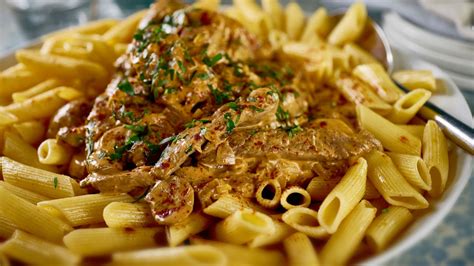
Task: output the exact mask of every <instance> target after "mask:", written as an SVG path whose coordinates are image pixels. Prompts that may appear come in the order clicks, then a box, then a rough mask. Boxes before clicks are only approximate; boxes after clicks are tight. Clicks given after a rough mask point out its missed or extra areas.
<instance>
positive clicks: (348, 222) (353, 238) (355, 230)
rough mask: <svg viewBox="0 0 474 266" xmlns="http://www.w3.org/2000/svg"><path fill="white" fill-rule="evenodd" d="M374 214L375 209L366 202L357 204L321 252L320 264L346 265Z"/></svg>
mask: <svg viewBox="0 0 474 266" xmlns="http://www.w3.org/2000/svg"><path fill="white" fill-rule="evenodd" d="M376 212H377V209H375V208H374V207H373V206H372V205H371V204H370V203H369V202H368V201H366V200H362V201H361V202H360V203H359V204H357V206H356V207H355V208H354V209H353V210H352V211H351V213H350V214H349V215H348V216H347V218H346V219H344V221H343V222H342V223H341V226H340V227H339V229H338V230H337V231H336V233H334V235H332V236H331V238H329V241H328V242H327V243H326V245H324V247H323V249H322V250H321V264H322V265H343V264H346V263H347V262H348V261H349V259H350V258H351V257H352V256H353V255H354V253H355V252H356V250H357V246H358V245H359V244H360V242H361V241H362V239H363V237H364V234H365V231H366V230H367V228H368V227H369V225H370V223H371V222H372V220H373V219H374V217H375V213H376Z"/></svg>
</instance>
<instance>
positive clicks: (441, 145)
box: [423, 120, 449, 197]
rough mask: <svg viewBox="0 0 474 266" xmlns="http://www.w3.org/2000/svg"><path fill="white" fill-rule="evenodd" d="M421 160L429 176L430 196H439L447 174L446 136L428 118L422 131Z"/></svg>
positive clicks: (444, 185)
mask: <svg viewBox="0 0 474 266" xmlns="http://www.w3.org/2000/svg"><path fill="white" fill-rule="evenodd" d="M423 160H424V161H425V163H426V166H427V167H428V171H429V173H430V176H431V190H430V191H428V192H429V193H430V195H431V196H433V197H439V196H440V195H441V193H443V191H444V189H445V187H446V182H447V180H448V174H449V157H448V145H447V143H446V138H445V136H444V134H443V132H442V131H441V129H440V128H439V126H438V125H437V124H436V122H435V121H433V120H430V121H428V123H426V126H425V131H424V133H423Z"/></svg>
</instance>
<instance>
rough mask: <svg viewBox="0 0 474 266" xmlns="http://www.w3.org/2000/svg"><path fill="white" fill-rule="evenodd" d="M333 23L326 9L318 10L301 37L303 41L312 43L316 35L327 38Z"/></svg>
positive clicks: (309, 20)
mask: <svg viewBox="0 0 474 266" xmlns="http://www.w3.org/2000/svg"><path fill="white" fill-rule="evenodd" d="M330 27H331V23H330V20H329V16H328V12H327V10H326V9H325V8H324V7H320V8H318V9H317V10H316V11H315V12H314V13H313V15H311V17H310V18H309V19H308V22H307V23H306V26H305V28H304V31H303V35H302V36H301V41H303V42H310V41H311V40H312V39H313V38H314V35H318V36H320V37H325V36H326V35H327V34H328V33H329V31H330Z"/></svg>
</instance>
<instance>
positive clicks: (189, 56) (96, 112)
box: [0, 0, 448, 265]
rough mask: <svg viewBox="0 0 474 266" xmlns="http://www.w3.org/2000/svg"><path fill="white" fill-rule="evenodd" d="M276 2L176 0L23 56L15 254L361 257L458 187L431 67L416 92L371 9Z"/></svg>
mask: <svg viewBox="0 0 474 266" xmlns="http://www.w3.org/2000/svg"><path fill="white" fill-rule="evenodd" d="M262 5H263V6H262V7H260V6H258V5H257V4H256V3H255V2H254V1H251V0H250V1H249V0H235V1H234V5H233V6H231V7H229V8H228V9H226V10H225V11H223V12H219V11H217V10H218V6H219V2H218V1H215V0H201V1H197V3H195V4H194V5H190V6H187V5H184V4H182V3H180V2H179V1H173V0H160V1H157V2H156V3H155V4H153V5H152V6H151V7H150V9H149V10H144V11H141V12H138V13H136V14H134V15H132V16H130V17H129V18H127V19H125V20H123V21H121V22H117V21H115V20H109V19H106V20H102V21H97V22H93V23H90V24H87V25H85V26H79V27H77V28H72V29H66V30H63V31H60V32H56V33H53V34H51V35H48V36H45V37H44V42H43V44H42V46H41V49H40V50H20V51H18V52H17V53H16V57H17V60H18V62H19V64H18V65H16V66H13V67H11V68H9V69H7V70H4V71H3V72H1V74H0V86H2V87H0V100H1V101H2V103H3V106H2V107H0V120H1V122H0V142H1V143H2V144H1V145H0V148H1V149H0V155H2V156H4V157H2V158H1V161H0V162H1V163H0V169H1V177H2V180H3V181H0V240H1V239H4V240H5V241H4V242H0V262H2V260H3V261H4V263H6V264H8V263H10V262H13V263H15V262H17V261H20V262H23V263H26V264H38V263H47V264H61V265H62V264H72V265H74V264H81V263H82V264H84V265H86V264H89V263H94V264H102V263H104V264H112V265H286V264H289V265H318V264H321V265H337V264H346V263H350V262H354V261H357V260H360V259H361V258H364V257H367V256H370V255H371V254H374V253H376V252H380V251H383V249H385V248H386V247H387V246H388V245H389V244H390V243H391V242H392V241H393V240H394V239H395V237H396V235H397V234H399V233H400V232H401V231H402V230H403V229H404V228H405V227H406V226H408V225H409V223H410V222H411V221H412V219H413V215H414V214H415V213H416V211H417V210H420V209H425V208H427V207H428V206H429V201H428V199H429V198H430V197H438V196H439V195H441V193H442V192H443V190H444V188H445V186H446V181H447V177H448V147H447V142H446V139H445V138H444V136H443V134H442V132H441V130H440V129H439V127H438V126H437V124H436V123H435V122H434V121H427V122H426V121H423V120H421V119H420V118H418V117H417V116H416V113H417V112H418V110H419V109H420V108H421V107H422V106H423V104H424V103H425V102H426V101H427V100H428V99H429V97H430V96H431V94H432V91H434V90H435V89H436V86H435V81H434V80H435V79H434V77H433V75H432V74H431V72H429V71H414V70H404V71H399V72H397V73H395V74H394V75H393V78H394V79H396V80H397V81H399V82H400V83H402V84H404V85H406V86H407V87H409V88H410V89H411V91H410V92H409V93H407V94H404V93H403V92H401V91H400V90H399V89H398V88H397V87H396V85H395V84H394V83H393V81H392V80H391V77H390V76H389V74H388V73H387V72H386V71H385V70H384V66H383V63H380V61H379V60H378V59H377V58H376V57H374V56H373V55H371V54H370V51H367V50H364V48H362V44H361V40H362V41H363V40H365V39H364V38H365V37H364V36H365V35H364V31H365V29H366V27H365V25H366V24H367V23H369V21H368V20H367V14H366V10H365V6H364V5H363V4H362V3H355V4H353V5H352V6H351V8H350V9H349V10H348V11H347V12H346V14H345V15H344V16H343V17H342V18H341V19H340V20H339V21H335V19H334V18H332V17H330V16H329V15H328V14H327V12H326V10H325V9H324V8H320V9H318V10H316V12H315V13H314V14H313V15H312V16H311V17H309V18H308V19H307V20H306V19H305V16H304V13H303V11H302V10H301V8H300V7H299V6H298V5H297V4H296V3H294V2H292V3H290V4H288V5H287V7H286V8H285V9H283V8H282V7H281V6H280V4H279V3H278V2H277V1H272V0H268V1H262ZM45 77H46V78H45ZM19 81H20V82H19ZM2 265H3V264H2Z"/></svg>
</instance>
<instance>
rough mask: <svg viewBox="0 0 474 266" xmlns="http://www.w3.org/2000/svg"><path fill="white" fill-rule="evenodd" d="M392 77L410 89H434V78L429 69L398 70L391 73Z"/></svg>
mask: <svg viewBox="0 0 474 266" xmlns="http://www.w3.org/2000/svg"><path fill="white" fill-rule="evenodd" d="M392 77H393V79H395V80H396V81H397V82H398V83H400V84H402V85H403V86H404V87H406V88H408V89H410V90H415V89H419V88H421V89H425V90H430V91H435V90H436V79H435V77H434V76H433V72H431V71H430V70H400V71H396V72H395V73H393V75H392Z"/></svg>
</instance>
